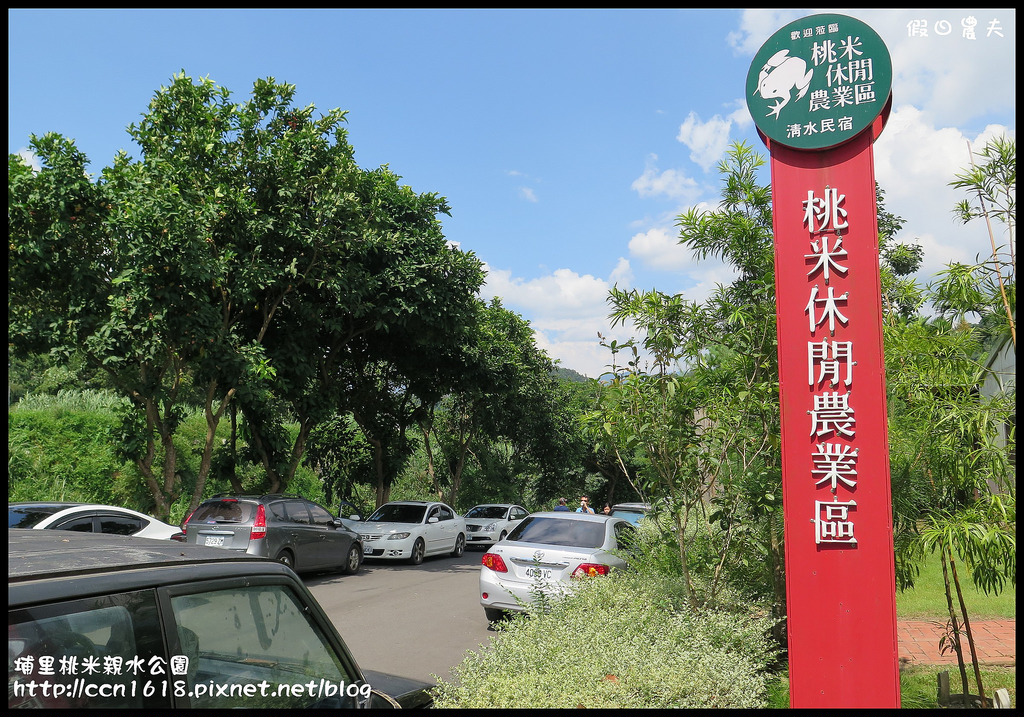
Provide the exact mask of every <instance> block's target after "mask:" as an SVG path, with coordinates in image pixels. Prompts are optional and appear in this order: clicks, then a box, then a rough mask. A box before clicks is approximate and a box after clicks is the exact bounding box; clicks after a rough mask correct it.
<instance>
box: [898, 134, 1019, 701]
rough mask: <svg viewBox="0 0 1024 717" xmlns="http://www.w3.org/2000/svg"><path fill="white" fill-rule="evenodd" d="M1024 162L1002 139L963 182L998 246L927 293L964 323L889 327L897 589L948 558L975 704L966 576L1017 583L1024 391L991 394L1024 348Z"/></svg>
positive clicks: (953, 639) (952, 631) (960, 651)
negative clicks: (921, 566)
mask: <svg viewBox="0 0 1024 717" xmlns="http://www.w3.org/2000/svg"><path fill="white" fill-rule="evenodd" d="M1015 154H1016V150H1015V146H1014V144H1013V143H1012V142H1010V141H1007V140H1005V139H1002V138H1001V139H998V140H994V141H993V142H991V143H989V144H988V145H986V147H985V149H984V150H983V151H982V152H981V153H980V157H981V158H982V159H983V162H982V164H980V165H976V164H975V163H974V157H973V156H972V158H971V167H970V168H969V169H967V170H965V171H963V172H961V173H959V174H958V175H957V176H956V179H955V180H954V181H953V182H952V183H951V184H952V185H953V186H955V187H958V188H962V189H966V190H968V192H970V193H971V199H969V200H965V201H964V202H962V203H961V204H960V205H959V206H958V208H957V213H958V215H959V216H960V217H961V218H962V219H963V220H964V221H970V220H972V219H974V218H980V217H984V218H985V219H986V221H987V222H988V223H989V231H990V236H992V254H991V256H990V257H989V259H988V260H987V261H982V262H979V263H978V264H975V265H965V264H959V263H954V264H951V265H949V266H948V267H947V269H946V270H945V271H944V272H943V273H942V274H941V276H940V278H939V280H938V281H936V282H933V283H932V285H931V286H930V287H929V289H930V290H929V292H927V293H926V294H925V297H926V298H928V299H931V300H932V302H933V304H934V305H935V306H936V307H938V308H939V310H940V311H941V312H942V313H943V314H944V315H945V316H947V317H949V318H952V319H953V320H954V322H955V323H950V322H949V321H947V320H946V319H943V318H938V319H926V318H918V319H916V320H913V321H903V322H887V323H886V327H885V339H886V373H887V377H888V386H889V402H890V429H891V430H890V435H891V442H892V456H893V459H892V466H893V471H892V472H893V495H894V501H893V504H894V523H895V528H896V545H897V553H896V558H897V578H898V580H899V582H900V586H901V587H904V586H906V585H911V584H913V580H914V578H915V576H916V563H917V561H918V560H919V559H920V556H921V555H922V554H923V553H924V552H931V553H938V555H939V558H940V564H941V565H942V571H943V577H944V581H945V589H946V598H947V605H948V609H949V622H948V624H947V634H946V635H945V636H944V637H943V639H942V642H941V644H940V647H942V648H943V649H948V650H952V651H953V652H955V653H956V656H957V663H958V667H959V670H960V676H961V684H962V687H963V692H964V694H965V695H966V694H967V693H968V687H969V680H968V676H967V668H966V664H967V663H966V660H965V657H964V652H965V650H964V645H963V642H964V640H965V639H966V642H967V649H968V650H969V653H970V662H971V663H972V666H973V668H974V669H973V672H974V680H975V684H976V685H977V688H978V693H979V696H980V697H982V698H984V697H985V688H984V685H983V684H982V679H981V671H980V669H979V665H978V659H977V653H976V650H975V647H974V637H973V633H972V629H971V622H970V615H969V614H968V611H967V607H966V603H965V602H964V600H963V580H964V576H963V574H962V572H961V569H962V568H966V569H967V570H968V571H969V574H970V577H971V580H972V581H973V582H974V583H975V585H977V586H978V587H980V588H981V589H983V590H984V591H985V592H995V593H998V592H999V591H1001V590H1002V589H1003V586H1004V585H1005V584H1006V583H1007V582H1008V581H1010V582H1013V583H1014V584H1015V581H1016V537H1015V536H1016V512H1015V511H1016V497H1015V496H1016V491H1015V487H1016V486H1015V481H1014V480H1013V477H1012V456H1013V451H1014V442H1015V436H1014V434H1013V432H1012V430H1011V431H1010V433H1009V435H1008V436H1006V440H1002V436H1003V433H1002V431H1003V427H1004V426H1007V425H1012V417H1013V415H1014V411H1015V407H1014V390H1013V388H1012V386H1011V387H1009V388H1008V389H1004V390H997V391H996V392H994V393H991V394H990V393H987V392H983V391H982V390H980V389H981V387H982V385H983V382H984V379H985V377H986V374H987V373H988V372H989V371H990V369H989V368H988V366H987V361H986V357H987V355H989V354H990V353H992V352H995V351H999V350H1001V349H1002V348H1003V346H1004V345H1005V344H1006V343H1008V342H1013V343H1012V345H1014V346H1015V338H1014V337H1015V328H1014V308H1015V306H1014V303H1013V302H1014V296H1015V290H1014V286H1015V283H1014V282H1015V277H1014V261H1013V225H1014V217H1013V208H1014V206H1015V181H1016V180H1015V174H1016V169H1015V166H1016V158H1015ZM993 219H995V220H996V221H998V222H1000V223H1002V224H1003V225H1004V227H1005V230H1006V236H1007V239H1008V242H1009V243H1008V248H1007V247H1003V248H999V247H997V246H996V241H995V238H994V236H993V235H992V229H991V226H992V224H991V222H992V220H993ZM971 313H974V314H977V315H979V316H980V317H981V320H980V322H979V323H978V324H970V323H968V322H967V321H966V320H965V317H966V316H967V315H968V314H971ZM986 349H987V350H986ZM958 566H959V568H958Z"/></svg>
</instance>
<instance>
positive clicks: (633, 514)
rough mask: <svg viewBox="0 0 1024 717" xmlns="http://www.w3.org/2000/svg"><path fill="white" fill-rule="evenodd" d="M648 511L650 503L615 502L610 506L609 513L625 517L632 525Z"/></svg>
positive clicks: (649, 510)
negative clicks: (610, 510)
mask: <svg viewBox="0 0 1024 717" xmlns="http://www.w3.org/2000/svg"><path fill="white" fill-rule="evenodd" d="M650 512H651V504H650V503H616V504H615V505H613V506H612V512H611V514H612V515H613V516H615V517H618V518H625V519H626V520H628V521H629V522H630V523H632V524H633V525H636V524H637V523H639V522H640V520H641V519H642V518H644V517H646V516H647V515H648V514H649V513H650Z"/></svg>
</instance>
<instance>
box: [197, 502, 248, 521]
mask: <svg viewBox="0 0 1024 717" xmlns="http://www.w3.org/2000/svg"><path fill="white" fill-rule="evenodd" d="M255 512H256V506H255V504H253V503H249V502H243V501H240V500H217V501H210V502H208V503H203V504H202V505H201V506H199V507H198V508H196V512H195V513H194V514H193V515H192V519H191V520H190V521H189V522H190V523H248V522H249V521H250V520H252V517H253V514H254V513H255Z"/></svg>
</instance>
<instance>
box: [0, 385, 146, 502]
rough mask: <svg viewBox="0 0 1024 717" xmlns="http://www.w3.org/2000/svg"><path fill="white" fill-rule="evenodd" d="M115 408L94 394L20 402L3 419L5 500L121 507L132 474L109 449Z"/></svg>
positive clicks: (64, 394) (108, 398)
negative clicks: (101, 504) (5, 447)
mask: <svg viewBox="0 0 1024 717" xmlns="http://www.w3.org/2000/svg"><path fill="white" fill-rule="evenodd" d="M115 409H116V399H113V398H112V397H111V396H110V395H109V394H103V393H101V392H94V391H82V392H61V393H60V394H59V395H58V396H34V395H32V396H26V397H25V398H24V399H22V401H21V402H19V403H18V404H17V405H16V406H15V407H14V408H13V409H12V410H10V411H9V412H8V418H7V449H8V458H7V475H8V483H7V500H8V502H15V501H29V500H67V501H89V502H97V503H111V502H114V503H121V502H122V501H121V499H120V497H121V495H122V493H123V492H124V490H125V488H126V486H127V485H129V484H130V483H131V482H132V478H133V477H134V476H135V474H136V471H135V468H134V466H132V465H131V464H130V463H126V462H124V461H122V460H120V459H119V458H118V457H117V455H116V452H115V451H114V440H113V436H114V435H115V434H116V431H117V428H118V425H119V421H118V418H117V416H116V414H115ZM132 507H134V506H132Z"/></svg>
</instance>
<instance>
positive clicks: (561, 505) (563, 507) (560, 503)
mask: <svg viewBox="0 0 1024 717" xmlns="http://www.w3.org/2000/svg"><path fill="white" fill-rule="evenodd" d="M555 510H560V511H564V512H566V513H568V512H569V506H567V505H566V500H565V498H559V499H558V505H556V506H555Z"/></svg>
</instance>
